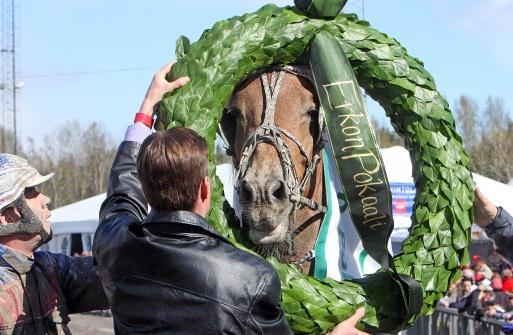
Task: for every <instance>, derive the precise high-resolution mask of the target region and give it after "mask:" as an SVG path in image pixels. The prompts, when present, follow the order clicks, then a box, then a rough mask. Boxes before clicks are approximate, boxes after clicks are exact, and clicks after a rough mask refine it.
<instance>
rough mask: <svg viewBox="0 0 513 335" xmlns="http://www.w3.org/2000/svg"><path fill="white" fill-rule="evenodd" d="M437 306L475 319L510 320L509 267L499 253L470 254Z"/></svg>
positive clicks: (512, 283)
mask: <svg viewBox="0 0 513 335" xmlns="http://www.w3.org/2000/svg"><path fill="white" fill-rule="evenodd" d="M439 305H440V306H444V307H449V308H454V309H457V310H458V312H459V313H466V314H468V315H471V316H474V317H475V318H476V319H477V320H486V319H495V320H503V321H508V322H512V323H513V268H512V265H511V264H510V263H509V262H508V261H507V260H506V259H505V258H503V257H502V256H501V255H499V254H498V253H496V252H492V253H491V254H490V255H489V256H488V257H486V259H483V258H481V257H480V256H478V255H474V256H472V262H471V264H469V265H467V266H464V267H463V268H462V270H461V278H460V279H459V280H458V281H457V282H455V283H453V284H452V285H451V287H450V289H449V291H448V293H447V295H446V296H445V297H444V298H442V299H441V300H440V301H439Z"/></svg>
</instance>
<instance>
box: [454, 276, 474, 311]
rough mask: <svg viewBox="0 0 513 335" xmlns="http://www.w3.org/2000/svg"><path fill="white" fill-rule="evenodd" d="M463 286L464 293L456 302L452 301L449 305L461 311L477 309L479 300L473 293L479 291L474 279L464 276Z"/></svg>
mask: <svg viewBox="0 0 513 335" xmlns="http://www.w3.org/2000/svg"><path fill="white" fill-rule="evenodd" d="M461 286H462V291H463V295H462V296H461V297H460V298H459V299H458V300H456V301H455V302H452V303H450V304H449V307H451V308H456V309H457V310H458V312H459V313H464V312H469V313H471V312H473V310H475V303H476V300H477V295H476V294H473V293H474V292H477V290H476V286H475V285H474V281H473V279H472V278H468V277H464V278H463V279H462V280H461Z"/></svg>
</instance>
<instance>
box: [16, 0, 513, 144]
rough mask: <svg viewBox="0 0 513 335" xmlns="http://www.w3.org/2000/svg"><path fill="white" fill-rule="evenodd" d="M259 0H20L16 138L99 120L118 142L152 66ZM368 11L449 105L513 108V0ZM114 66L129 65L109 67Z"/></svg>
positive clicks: (377, 0)
mask: <svg viewBox="0 0 513 335" xmlns="http://www.w3.org/2000/svg"><path fill="white" fill-rule="evenodd" d="M265 3H268V1H261V0H238V1H234V0H230V1H229V0H217V1H206V0H189V1H177V0H147V1H133V0H125V1H119V0H116V1H101V0H87V1H85V0H76V1H66V0H46V1H24V2H21V1H18V7H17V10H18V14H17V18H18V21H17V44H18V49H17V50H18V61H17V62H18V63H17V64H18V71H17V72H18V81H19V82H23V84H24V85H23V87H22V88H21V89H20V90H19V96H18V99H19V100H18V101H19V116H18V120H19V134H20V136H21V137H22V138H23V139H25V138H26V137H28V136H31V137H33V138H35V139H40V138H41V137H42V135H44V134H47V133H50V132H51V131H52V130H53V129H55V128H56V127H58V126H59V125H60V124H62V123H64V122H65V121H66V120H69V119H78V120H80V121H81V122H82V124H88V123H90V122H92V121H99V122H101V123H103V124H104V125H105V126H106V128H107V130H108V131H109V132H110V133H111V134H112V135H113V138H114V139H115V140H116V141H119V140H121V139H122V136H123V133H124V130H125V128H126V126H127V125H128V124H129V123H130V122H131V120H132V118H133V115H134V113H135V112H136V111H137V109H138V107H139V104H140V101H141V99H142V97H143V95H144V93H145V91H146V88H147V85H148V84H149V82H150V80H151V77H152V75H153V73H154V72H155V71H156V70H158V69H159V68H160V67H161V65H163V64H165V63H166V62H167V61H168V60H171V59H172V58H173V56H174V47H175V41H176V39H177V37H178V36H180V35H185V36H187V37H189V39H190V40H191V41H195V40H196V39H197V38H198V37H199V36H200V34H201V32H202V31H203V30H204V29H207V28H209V27H211V26H212V25H213V24H214V23H215V22H216V21H218V20H220V19H225V18H228V17H231V16H234V15H240V14H243V13H246V12H252V11H255V10H256V9H258V8H259V7H261V6H262V5H264V4H265ZM274 3H277V4H278V5H288V4H292V3H293V0H290V1H283V0H281V1H274ZM361 4H362V1H354V0H353V1H350V3H349V4H348V5H346V11H347V12H357V13H358V14H359V15H360V16H361V15H362V14H363V12H362V6H361ZM364 8H365V12H364V14H365V19H366V20H367V21H369V22H370V24H371V25H372V26H374V27H375V28H377V29H379V30H381V31H382V32H385V33H387V34H388V35H389V36H391V37H394V38H396V39H397V40H398V41H399V42H400V43H401V44H402V45H403V46H405V47H406V48H407V49H408V52H409V54H410V55H412V56H415V57H418V58H420V59H421V60H422V61H424V63H425V67H426V69H427V70H428V71H429V72H430V73H431V74H432V75H433V76H434V78H435V81H436V83H437V86H438V89H439V91H440V92H441V93H442V94H443V95H444V96H445V97H446V98H447V99H448V101H449V103H450V104H451V106H452V105H453V103H454V101H455V100H456V99H457V98H458V97H459V96H460V95H462V94H467V95H469V96H471V97H473V98H475V99H476V100H477V101H478V102H479V103H480V104H481V105H483V104H484V102H485V100H486V98H487V97H488V96H489V95H493V96H497V97H501V98H503V99H504V102H505V105H506V108H507V109H508V110H509V112H510V114H512V115H513V61H512V59H513V58H512V55H513V43H511V41H512V39H513V20H511V18H513V1H510V0H489V1H477V0H467V1H463V0H419V1H411V0H389V1H383V0H366V1H365V6H364ZM119 69H135V70H131V71H112V70H119ZM102 71H105V72H102ZM90 72H101V73H90ZM73 73H81V74H74V75H69V74H73ZM370 109H371V112H372V113H374V114H376V115H379V113H380V111H379V110H378V108H377V107H376V106H374V105H372V104H371V107H370Z"/></svg>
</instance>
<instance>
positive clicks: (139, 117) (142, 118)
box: [134, 113, 153, 129]
mask: <svg viewBox="0 0 513 335" xmlns="http://www.w3.org/2000/svg"><path fill="white" fill-rule="evenodd" d="M135 122H141V123H143V124H144V125H145V126H146V127H148V128H150V129H151V127H153V118H152V117H151V116H149V115H148V114H144V113H136V114H135V119H134V123H135Z"/></svg>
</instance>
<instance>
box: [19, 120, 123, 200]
mask: <svg viewBox="0 0 513 335" xmlns="http://www.w3.org/2000/svg"><path fill="white" fill-rule="evenodd" d="M115 152H116V147H115V145H114V144H113V141H112V138H111V136H110V135H109V134H108V133H107V132H106V130H105V129H104V127H103V126H101V125H100V124H98V123H96V122H94V123H92V124H90V125H89V126H88V127H87V128H83V127H82V126H81V125H80V123H79V122H78V121H76V120H73V121H68V122H66V123H65V124H64V125H63V126H61V127H59V128H58V129H56V131H54V132H53V133H52V134H51V135H50V134H49V135H46V136H45V137H44V139H43V141H42V142H40V143H35V142H34V140H29V150H28V152H27V155H26V156H27V158H28V159H29V160H30V161H31V162H32V164H34V165H35V166H36V167H37V168H38V169H39V170H40V171H41V172H42V173H49V172H54V173H55V176H54V178H52V179H51V180H50V181H49V182H48V183H45V184H43V185H42V191H43V192H44V193H46V194H47V195H49V196H50V197H51V198H52V208H56V207H61V206H64V205H66V204H69V203H71V202H75V201H78V200H82V199H85V198H87V197H91V196H94V195H97V194H100V193H102V192H105V190H106V186H107V178H108V174H109V169H110V166H111V164H112V160H113V158H114V155H115Z"/></svg>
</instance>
